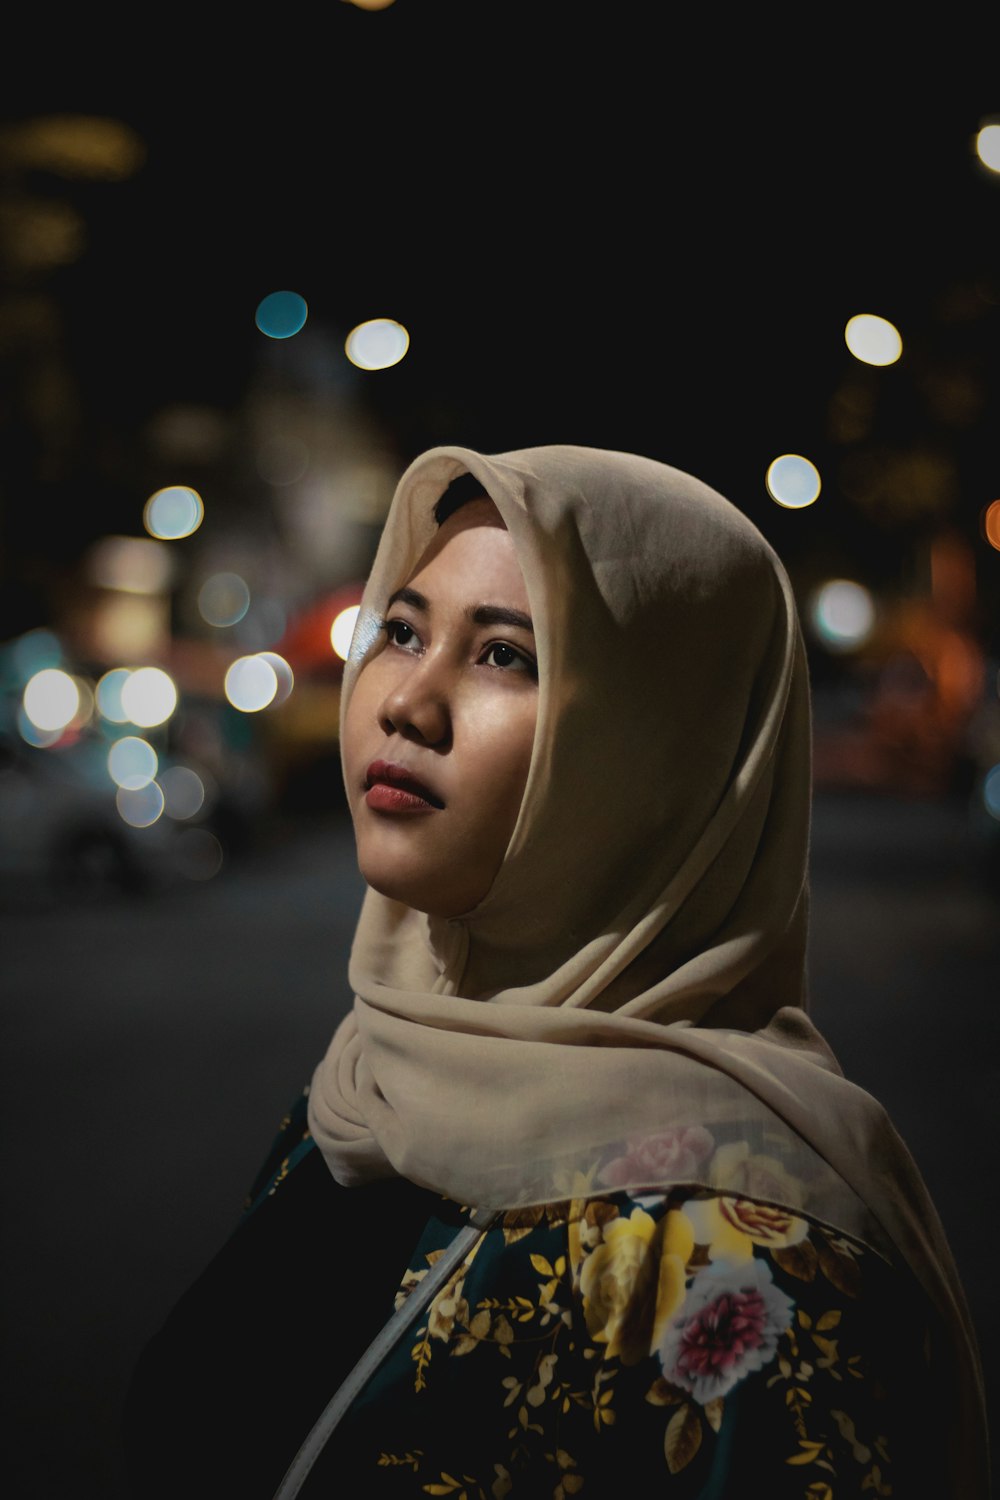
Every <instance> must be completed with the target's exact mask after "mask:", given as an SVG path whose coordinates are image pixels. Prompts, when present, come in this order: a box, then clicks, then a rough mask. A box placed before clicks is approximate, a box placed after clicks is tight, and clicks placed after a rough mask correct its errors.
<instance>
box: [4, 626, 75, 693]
mask: <svg viewBox="0 0 1000 1500" xmlns="http://www.w3.org/2000/svg"><path fill="white" fill-rule="evenodd" d="M11 656H12V659H13V663H14V670H15V671H16V672H17V673H18V675H19V677H20V678H21V680H22V682H27V681H28V678H29V677H33V676H34V675H35V673H36V672H41V671H42V670H43V668H45V667H58V666H59V664H60V662H61V661H62V647H61V646H60V644H59V640H58V637H57V636H55V635H53V633H52V631H51V630H46V629H45V628H44V627H40V628H39V629H38V630H28V631H26V632H25V634H24V635H22V636H18V638H17V640H16V641H15V642H14V644H13V646H12V648H11Z"/></svg>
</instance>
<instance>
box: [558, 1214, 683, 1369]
mask: <svg viewBox="0 0 1000 1500" xmlns="http://www.w3.org/2000/svg"><path fill="white" fill-rule="evenodd" d="M693 1249H694V1236H693V1234H692V1231H691V1225H690V1223H689V1222H688V1221H687V1219H686V1218H685V1217H684V1214H683V1213H681V1212H680V1211H679V1210H676V1209H674V1210H671V1211H670V1212H669V1213H668V1214H666V1216H665V1217H664V1218H663V1219H662V1220H661V1221H660V1223H659V1224H657V1223H656V1221H655V1220H654V1219H652V1218H650V1216H649V1214H647V1213H646V1212H645V1211H644V1210H643V1209H641V1208H636V1209H635V1210H634V1211H633V1212H632V1213H631V1214H630V1215H629V1217H628V1218H624V1217H619V1218H617V1219H614V1220H612V1221H611V1222H610V1223H608V1224H606V1225H605V1226H604V1241H603V1243H602V1244H600V1245H598V1246H597V1248H596V1249H595V1250H593V1251H591V1253H590V1255H588V1256H587V1257H586V1259H585V1260H584V1262H583V1266H582V1269H581V1273H580V1290H581V1292H582V1293H583V1310H584V1315H585V1317H586V1320H587V1329H588V1331H589V1333H590V1336H591V1338H592V1339H593V1340H594V1342H595V1343H601V1344H607V1346H608V1357H609V1358H610V1357H613V1356H615V1355H617V1356H618V1357H619V1358H620V1359H621V1361H622V1363H623V1364H626V1365H631V1364H636V1363H637V1362H638V1361H639V1360H640V1359H643V1358H645V1357H646V1355H648V1354H649V1352H650V1350H651V1348H652V1347H653V1344H654V1343H655V1342H656V1340H657V1338H658V1337H659V1336H660V1335H661V1334H662V1331H663V1329H664V1328H665V1327H666V1325H667V1324H668V1323H669V1321H670V1319H671V1318H672V1317H673V1316H674V1314H675V1313H676V1312H677V1310H678V1308H679V1307H680V1304H681V1302H682V1301H683V1300H684V1280H685V1268H686V1266H687V1262H688V1259H689V1257H690V1255H691V1252H692V1250H693Z"/></svg>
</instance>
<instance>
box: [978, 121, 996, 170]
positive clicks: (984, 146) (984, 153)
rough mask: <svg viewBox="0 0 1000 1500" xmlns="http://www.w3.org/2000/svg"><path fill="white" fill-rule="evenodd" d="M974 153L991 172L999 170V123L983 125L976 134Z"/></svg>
mask: <svg viewBox="0 0 1000 1500" xmlns="http://www.w3.org/2000/svg"><path fill="white" fill-rule="evenodd" d="M976 155H977V156H978V157H979V160H980V161H981V162H982V164H983V166H984V167H989V169H990V171H991V172H1000V125H984V126H983V128H982V130H980V132H979V134H978V135H977V136H976Z"/></svg>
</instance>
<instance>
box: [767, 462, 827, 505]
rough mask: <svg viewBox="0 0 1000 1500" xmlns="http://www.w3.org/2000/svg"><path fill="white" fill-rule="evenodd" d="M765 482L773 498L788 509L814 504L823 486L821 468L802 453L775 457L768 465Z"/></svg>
mask: <svg viewBox="0 0 1000 1500" xmlns="http://www.w3.org/2000/svg"><path fill="white" fill-rule="evenodd" d="M764 482H765V484H766V485H767V492H768V494H769V495H770V496H771V499H772V500H776V501H777V502H778V504H779V505H783V506H784V507H785V508H786V510H802V509H803V507H804V506H806V505H812V503H813V501H814V500H815V499H816V498H817V497H818V495H819V492H820V488H821V480H820V477H819V470H818V469H817V467H816V465H815V464H814V463H810V461H809V459H808V458H803V457H802V455H801V453H783V454H782V455H781V457H780V458H776V459H774V460H773V462H772V463H771V464H769V465H768V470H767V474H766V475H765V478H764Z"/></svg>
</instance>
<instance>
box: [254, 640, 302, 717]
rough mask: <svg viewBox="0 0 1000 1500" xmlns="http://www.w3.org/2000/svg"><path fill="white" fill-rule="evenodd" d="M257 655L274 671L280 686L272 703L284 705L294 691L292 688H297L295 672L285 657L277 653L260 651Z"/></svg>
mask: <svg viewBox="0 0 1000 1500" xmlns="http://www.w3.org/2000/svg"><path fill="white" fill-rule="evenodd" d="M257 655H258V656H259V657H260V659H261V661H266V662H267V664H268V666H269V667H270V668H271V669H272V671H273V672H274V675H275V677H276V678H277V681H278V686H277V689H276V690H275V694H274V698H273V700H272V701H273V702H274V703H275V704H276V705H277V704H278V703H284V701H285V699H286V698H287V697H288V695H289V693H290V692H291V691H292V688H293V687H294V686H295V674H294V672H293V671H292V669H291V667H290V666H289V664H288V662H287V661H286V660H285V658H284V657H283V656H279V655H278V653H277V651H258V652H257Z"/></svg>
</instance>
